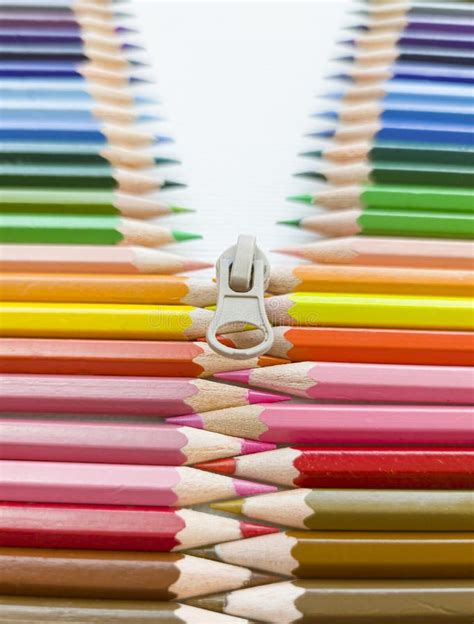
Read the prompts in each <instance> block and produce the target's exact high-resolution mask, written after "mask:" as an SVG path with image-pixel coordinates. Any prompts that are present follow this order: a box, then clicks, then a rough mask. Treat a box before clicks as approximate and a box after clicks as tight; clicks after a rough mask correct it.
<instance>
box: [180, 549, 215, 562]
mask: <svg viewBox="0 0 474 624" xmlns="http://www.w3.org/2000/svg"><path fill="white" fill-rule="evenodd" d="M186 554H187V555H192V556H193V557H202V558H203V559H212V561H221V558H220V557H219V555H218V554H217V552H216V549H215V547H214V546H205V547H202V548H188V549H187V550H186Z"/></svg>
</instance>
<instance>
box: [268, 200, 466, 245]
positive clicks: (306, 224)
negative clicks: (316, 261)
mask: <svg viewBox="0 0 474 624" xmlns="http://www.w3.org/2000/svg"><path fill="white" fill-rule="evenodd" d="M279 223H281V224H284V225H293V226H296V227H301V228H304V229H307V230H311V231H312V232H317V233H318V234H324V235H325V236H353V235H354V234H362V235H363V236H421V237H424V238H463V239H472V238H474V216H473V215H472V214H464V213H460V212H451V213H450V212H421V211H414V210H408V211H404V212H403V211H401V210H397V211H395V210H390V211H386V210H372V209H368V208H363V209H362V210H358V209H354V210H342V211H340V212H337V213H329V214H324V215H318V216H314V217H313V216H311V217H303V218H302V219H293V220H288V221H280V222H279Z"/></svg>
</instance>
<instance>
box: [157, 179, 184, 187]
mask: <svg viewBox="0 0 474 624" xmlns="http://www.w3.org/2000/svg"><path fill="white" fill-rule="evenodd" d="M187 186H188V185H187V184H185V183H184V182H176V181H175V180H165V182H164V184H162V185H161V188H162V189H172V188H186V187H187Z"/></svg>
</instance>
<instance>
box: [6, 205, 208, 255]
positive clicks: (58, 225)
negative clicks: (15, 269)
mask: <svg viewBox="0 0 474 624" xmlns="http://www.w3.org/2000/svg"><path fill="white" fill-rule="evenodd" d="M195 238H201V237H200V236H199V235H197V234H190V233H188V232H181V231H179V230H169V229H168V228H164V227H160V226H158V225H151V224H150V223H143V222H141V221H138V220H135V219H125V218H121V217H116V216H109V215H107V216H105V215H98V216H96V215H94V216H89V215H78V216H76V215H72V216H71V215H51V214H46V215H36V214H11V213H4V214H2V215H0V242H1V243H53V244H57V245H64V244H66V245H69V244H70V245H127V244H128V245H143V246H144V247H158V246H160V245H166V244H167V243H175V242H178V241H185V240H191V239H195Z"/></svg>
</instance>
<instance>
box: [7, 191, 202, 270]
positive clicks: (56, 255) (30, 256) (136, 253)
mask: <svg viewBox="0 0 474 624" xmlns="http://www.w3.org/2000/svg"><path fill="white" fill-rule="evenodd" d="M75 197H76V199H77V195H76V196H75ZM211 266H212V265H211V264H210V263H209V262H203V261H201V260H190V259H187V258H181V257H179V256H177V255H176V254H171V253H167V252H164V251H159V250H156V249H147V248H145V247H129V246H127V247H112V246H107V245H88V247H87V254H84V247H83V246H82V245H54V246H51V245H0V268H1V269H2V271H15V272H26V273H38V272H39V273H48V272H51V273H58V272H60V273H101V274H102V273H115V274H118V273H121V274H134V273H142V274H146V273H158V274H161V275H168V274H173V273H183V272H186V271H195V270H197V269H205V268H209V267H211Z"/></svg>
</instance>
